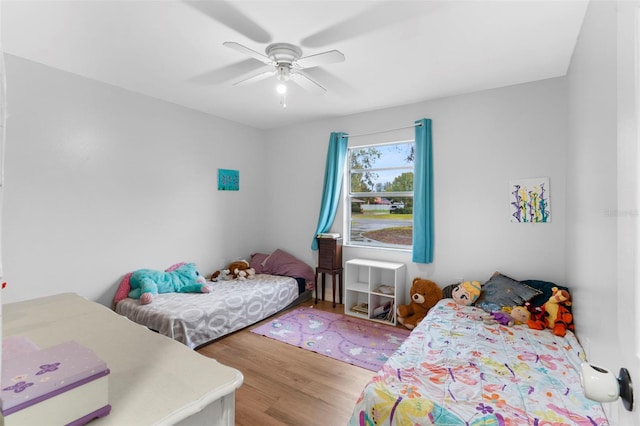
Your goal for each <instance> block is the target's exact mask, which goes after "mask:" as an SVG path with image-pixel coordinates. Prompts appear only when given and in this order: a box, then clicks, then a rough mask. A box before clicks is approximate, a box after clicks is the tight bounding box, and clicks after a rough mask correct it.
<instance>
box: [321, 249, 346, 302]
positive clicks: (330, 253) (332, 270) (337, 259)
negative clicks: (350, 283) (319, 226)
mask: <svg viewBox="0 0 640 426" xmlns="http://www.w3.org/2000/svg"><path fill="white" fill-rule="evenodd" d="M320 274H322V300H324V286H325V276H326V275H325V274H331V284H332V288H333V307H334V308H335V307H336V276H337V277H338V291H339V294H340V296H339V297H340V304H342V238H318V267H317V268H316V285H315V290H316V303H318V278H319V276H320Z"/></svg>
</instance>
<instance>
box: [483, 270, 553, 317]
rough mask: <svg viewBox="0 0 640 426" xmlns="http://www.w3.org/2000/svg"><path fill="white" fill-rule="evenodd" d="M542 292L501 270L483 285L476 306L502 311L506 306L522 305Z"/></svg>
mask: <svg viewBox="0 0 640 426" xmlns="http://www.w3.org/2000/svg"><path fill="white" fill-rule="evenodd" d="M540 293H541V292H540V291H538V290H536V289H535V288H532V287H529V286H528V285H526V284H523V283H521V282H520V281H516V280H514V279H513V278H509V277H507V276H506V275H502V274H501V273H499V272H496V273H495V274H493V276H492V277H491V278H490V279H489V281H487V282H486V283H484V284H483V285H482V294H480V297H479V298H478V300H476V303H475V306H477V307H479V308H481V309H483V310H484V311H486V312H495V311H500V310H501V309H502V308H503V307H504V306H511V307H513V306H521V305H524V303H525V302H528V301H529V300H530V299H532V298H533V297H534V296H537V295H539V294H540Z"/></svg>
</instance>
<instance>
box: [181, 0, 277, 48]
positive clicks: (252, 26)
mask: <svg viewBox="0 0 640 426" xmlns="http://www.w3.org/2000/svg"><path fill="white" fill-rule="evenodd" d="M184 2H185V3H187V4H188V5H189V6H191V7H193V8H194V9H196V10H199V11H200V12H202V13H204V14H205V15H207V16H208V17H210V18H212V19H215V20H216V21H218V22H220V23H221V24H223V25H225V26H227V27H229V28H231V29H232V30H235V31H237V32H239V33H240V34H242V35H243V36H245V37H247V38H249V39H250V40H253V41H255V42H256V43H270V42H271V35H270V34H269V33H268V32H267V31H266V30H265V29H264V28H262V27H261V26H260V25H258V24H257V23H256V22H254V21H253V20H251V19H250V18H249V17H247V16H246V15H245V14H244V13H242V12H240V11H239V10H238V9H236V8H235V7H233V6H232V5H231V3H230V2H228V1H223V0H207V1H203V0H184Z"/></svg>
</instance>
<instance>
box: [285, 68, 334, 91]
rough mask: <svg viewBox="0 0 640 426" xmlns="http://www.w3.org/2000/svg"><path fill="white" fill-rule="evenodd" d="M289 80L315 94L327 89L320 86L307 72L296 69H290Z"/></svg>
mask: <svg viewBox="0 0 640 426" xmlns="http://www.w3.org/2000/svg"><path fill="white" fill-rule="evenodd" d="M291 80H292V81H293V82H294V83H296V84H298V85H299V86H300V87H302V88H303V89H305V90H307V91H309V92H311V93H314V94H316V95H321V94H323V93H324V92H326V91H327V89H325V88H324V87H322V86H321V85H320V84H319V83H317V82H316V81H314V80H312V79H311V77H309V76H308V75H307V74H305V73H303V72H300V71H298V70H291Z"/></svg>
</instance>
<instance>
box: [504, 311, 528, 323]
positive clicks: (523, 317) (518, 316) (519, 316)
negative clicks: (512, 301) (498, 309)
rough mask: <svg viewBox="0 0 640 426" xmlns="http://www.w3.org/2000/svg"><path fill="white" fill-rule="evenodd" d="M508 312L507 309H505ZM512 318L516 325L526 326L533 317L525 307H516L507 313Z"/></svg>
mask: <svg viewBox="0 0 640 426" xmlns="http://www.w3.org/2000/svg"><path fill="white" fill-rule="evenodd" d="M503 309H505V310H506V308H503ZM507 313H508V314H509V315H511V317H513V319H514V320H515V323H516V325H518V324H526V323H527V321H529V318H530V317H531V314H530V313H529V311H528V310H527V308H525V307H524V306H514V307H513V308H511V309H509V310H508V311H507Z"/></svg>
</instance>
